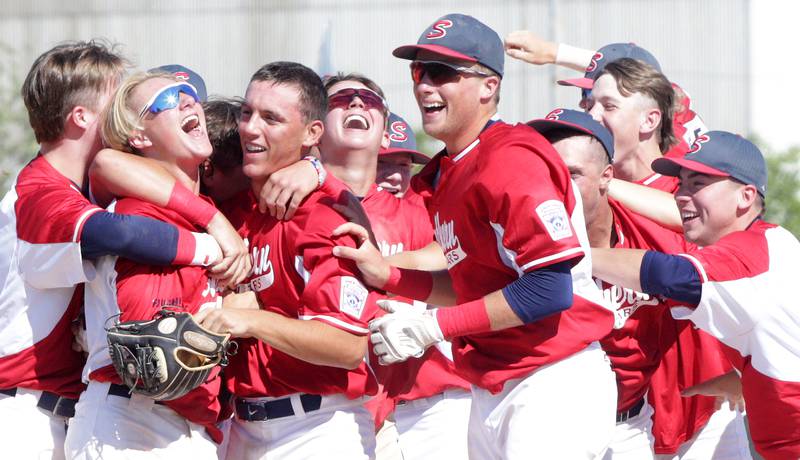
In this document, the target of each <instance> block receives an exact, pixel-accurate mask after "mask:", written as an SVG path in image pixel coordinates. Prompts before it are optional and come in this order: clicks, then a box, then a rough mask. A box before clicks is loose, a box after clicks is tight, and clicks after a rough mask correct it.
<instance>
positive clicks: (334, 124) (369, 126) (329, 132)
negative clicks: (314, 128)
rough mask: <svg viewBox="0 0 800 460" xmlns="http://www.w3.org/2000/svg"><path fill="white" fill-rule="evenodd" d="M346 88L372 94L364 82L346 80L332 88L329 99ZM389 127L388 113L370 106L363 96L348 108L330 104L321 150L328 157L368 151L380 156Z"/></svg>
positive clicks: (357, 98) (354, 99) (350, 102)
mask: <svg viewBox="0 0 800 460" xmlns="http://www.w3.org/2000/svg"><path fill="white" fill-rule="evenodd" d="M345 89H359V90H367V91H369V88H368V87H367V86H366V85H364V84H363V83H361V82H358V81H352V80H345V81H340V82H338V83H336V84H334V85H333V86H331V87H330V88H328V97H330V96H332V95H334V94H336V93H338V92H339V91H342V90H345ZM385 125H386V118H385V113H384V112H383V111H382V110H380V109H379V108H378V107H374V106H370V105H369V104H366V103H365V102H364V101H363V100H362V99H361V98H360V97H359V96H353V97H352V99H350V101H349V104H348V105H347V106H345V107H342V106H334V105H333V104H330V107H329V110H328V114H327V115H326V116H325V132H324V133H323V134H322V138H321V139H320V150H321V152H322V154H323V155H325V156H327V155H335V154H336V153H337V152H339V153H341V154H347V152H350V151H354V150H368V151H370V153H373V154H375V155H377V153H378V149H379V148H380V146H381V140H382V139H383V132H384V127H385Z"/></svg>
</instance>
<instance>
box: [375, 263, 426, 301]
mask: <svg viewBox="0 0 800 460" xmlns="http://www.w3.org/2000/svg"><path fill="white" fill-rule="evenodd" d="M381 289H383V290H384V291H387V292H391V293H393V294H397V295H401V296H403V297H408V298H409V299H415V300H426V299H427V298H428V297H430V296H431V291H433V275H431V273H430V272H426V271H422V270H410V269H407V268H397V267H392V268H391V269H390V271H389V279H388V280H386V284H384V285H383V287H382V288H381Z"/></svg>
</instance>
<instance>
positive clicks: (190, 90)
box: [139, 83, 200, 118]
mask: <svg viewBox="0 0 800 460" xmlns="http://www.w3.org/2000/svg"><path fill="white" fill-rule="evenodd" d="M180 93H183V94H186V95H187V96H191V97H192V99H194V100H195V102H200V97H199V96H198V95H197V90H196V89H195V88H194V86H192V85H190V84H189V83H173V84H171V85H168V86H165V87H164V88H162V89H161V91H159V92H157V93H156V94H155V95H154V96H153V97H151V98H150V100H149V101H147V104H145V105H144V107H142V111H141V112H139V118H143V117H144V116H145V114H147V112H148V111H149V112H150V113H153V114H156V113H159V112H163V111H165V110H169V109H174V108H175V107H177V106H178V103H179V102H180V100H181V94H180Z"/></svg>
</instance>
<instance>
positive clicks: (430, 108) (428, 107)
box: [422, 102, 446, 113]
mask: <svg viewBox="0 0 800 460" xmlns="http://www.w3.org/2000/svg"><path fill="white" fill-rule="evenodd" d="M445 107H446V104H444V103H442V102H433V103H430V104H424V105H423V106H422V110H424V111H425V113H436V112H439V111H441V110H442V109H444V108H445Z"/></svg>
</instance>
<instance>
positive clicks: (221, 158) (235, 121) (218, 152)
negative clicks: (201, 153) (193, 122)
mask: <svg viewBox="0 0 800 460" xmlns="http://www.w3.org/2000/svg"><path fill="white" fill-rule="evenodd" d="M203 110H204V111H205V114H206V130H207V131H208V140H209V141H211V146H212V147H213V148H214V153H212V154H211V158H209V160H210V162H211V164H212V165H213V167H214V168H215V169H220V170H222V171H224V172H229V171H231V170H233V169H234V168H240V167H241V166H242V144H241V142H240V141H239V118H240V114H241V110H242V100H241V99H236V98H231V99H227V98H221V99H213V100H209V101H207V102H204V103H203Z"/></svg>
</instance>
